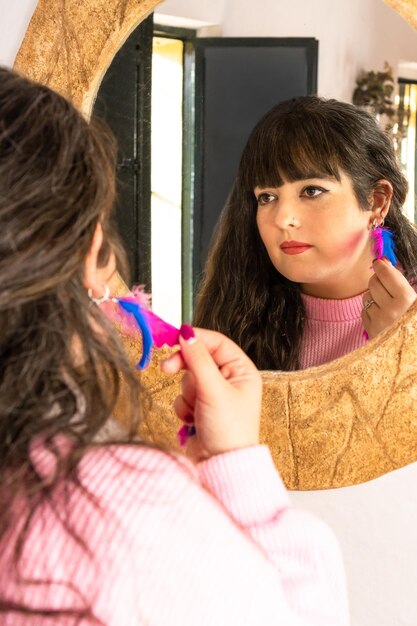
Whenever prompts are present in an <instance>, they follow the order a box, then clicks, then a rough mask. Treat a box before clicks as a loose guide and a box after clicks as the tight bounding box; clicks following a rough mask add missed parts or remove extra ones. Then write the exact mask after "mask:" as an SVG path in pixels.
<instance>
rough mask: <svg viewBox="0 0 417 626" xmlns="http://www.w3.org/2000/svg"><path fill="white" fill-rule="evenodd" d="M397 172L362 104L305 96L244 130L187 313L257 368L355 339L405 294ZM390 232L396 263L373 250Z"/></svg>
mask: <svg viewBox="0 0 417 626" xmlns="http://www.w3.org/2000/svg"><path fill="white" fill-rule="evenodd" d="M406 193H407V182H406V180H405V178H404V176H403V175H402V173H401V171H400V168H399V165H398V163H397V162H396V158H395V154H394V150H393V147H392V145H391V142H390V140H389V138H388V137H387V135H386V134H385V133H384V132H383V131H382V130H381V129H380V128H379V127H378V126H377V124H376V122H375V120H374V119H373V118H372V116H371V115H369V114H368V113H366V112H364V111H362V110H360V109H358V108H357V107H355V106H353V105H351V104H348V103H346V102H338V101H336V100H324V99H322V98H318V97H316V96H306V97H301V98H296V99H294V100H290V101H287V102H283V103H281V104H278V105H277V106H276V107H274V108H273V109H272V110H271V111H270V112H269V113H267V114H266V115H265V116H264V117H263V118H262V119H261V120H260V122H259V123H258V124H257V125H256V127H255V128H254V130H253V131H252V133H251V135H250V137H249V140H248V142H247V144H246V147H245V149H244V151H243V154H242V158H241V162H240V166H239V170H238V173H237V177H236V180H235V183H234V186H233V189H232V192H231V195H230V198H229V200H228V203H227V205H226V207H225V209H224V212H223V215H222V217H221V220H220V222H219V225H218V227H217V230H216V233H215V235H214V239H213V242H212V247H211V251H210V254H209V258H208V261H207V265H206V269H205V276H204V279H203V282H202V285H201V288H200V292H199V294H198V297H197V303H196V310H195V318H194V322H195V323H196V324H197V325H199V326H204V327H206V328H212V329H214V330H219V331H221V332H223V333H225V334H226V335H228V336H229V337H231V338H232V339H233V340H234V341H236V342H237V343H238V344H239V345H240V346H241V347H242V348H243V350H244V351H245V352H246V353H247V354H248V355H249V356H250V358H251V359H252V360H253V361H254V362H255V364H256V365H257V367H259V368H261V369H279V370H296V369H304V368H306V367H311V366H314V365H321V364H323V363H327V362H328V361H331V360H333V359H335V358H338V357H341V356H343V355H344V354H346V353H348V352H351V351H352V350H355V349H356V348H359V347H360V346H361V345H364V344H365V342H366V341H367V340H368V338H372V337H375V335H377V334H378V333H380V332H382V331H383V330H384V329H385V328H387V327H388V326H389V325H390V324H391V323H392V322H393V321H395V320H397V319H398V318H399V317H400V316H401V315H402V314H403V313H404V312H405V311H406V310H407V309H408V308H409V306H410V305H411V304H412V303H413V302H414V300H415V298H416V294H415V291H414V288H413V286H412V285H411V284H410V282H411V283H414V282H415V277H416V273H417V232H416V230H415V227H414V226H413V225H412V224H411V223H410V222H409V220H408V219H407V218H406V217H405V216H404V215H403V213H402V212H401V208H402V206H403V203H404V201H405V197H406ZM384 224H385V227H388V228H389V229H390V230H391V232H392V235H393V239H394V243H395V246H396V249H397V257H398V261H399V267H398V268H395V267H394V266H393V265H391V264H390V263H389V262H387V260H386V259H385V260H384V259H382V260H376V261H375V257H376V256H377V255H376V254H375V250H374V239H373V236H372V233H373V231H374V230H375V229H377V228H379V227H381V226H383V225H384Z"/></svg>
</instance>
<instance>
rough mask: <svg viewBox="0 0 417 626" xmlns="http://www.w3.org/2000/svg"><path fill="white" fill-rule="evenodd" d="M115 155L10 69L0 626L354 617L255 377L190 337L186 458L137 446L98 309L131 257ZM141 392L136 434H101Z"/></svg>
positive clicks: (3, 93) (1, 161)
mask: <svg viewBox="0 0 417 626" xmlns="http://www.w3.org/2000/svg"><path fill="white" fill-rule="evenodd" d="M114 153H115V150H114V146H113V145H112V142H111V141H110V140H109V138H108V136H107V135H103V134H102V133H101V132H99V131H97V130H96V129H95V128H94V127H92V126H89V125H88V124H87V123H86V122H85V120H83V119H82V117H81V116H80V115H79V114H78V113H77V112H76V111H75V110H74V108H73V107H72V106H71V105H70V104H69V103H68V102H67V101H66V100H65V99H64V98H62V97H61V96H59V95H58V94H56V93H54V92H53V91H51V90H49V89H48V88H46V87H44V86H41V85H37V84H35V83H32V82H30V81H28V80H26V79H24V78H22V77H19V76H18V75H16V74H14V73H13V72H10V71H8V70H6V69H1V70H0V327H1V333H0V363H1V366H0V367H1V370H0V371H1V376H0V472H1V487H0V495H1V507H0V614H1V618H0V621H1V623H2V625H4V626H11V625H13V626H20V625H23V624H24V625H25V626H27V625H30V624H33V625H35V624H36V625H37V626H43V625H47V624H54V625H56V624H64V625H67V624H106V625H107V626H113V625H115V626H116V625H117V626H130V625H132V626H133V625H135V626H138V625H142V624H143V625H145V624H146V625H151V626H154V625H155V626H165V625H168V624H170V625H172V624H178V625H179V624H181V626H187V625H188V624H190V625H193V626H194V625H195V624H200V625H214V624H216V625H218V624H228V626H232V625H233V624H236V625H239V626H242V625H245V624H253V625H255V624H262V625H263V626H267V625H269V624H271V625H272V624H274V625H276V624H286V626H292V625H294V626H296V625H297V626H302V625H304V626H307V625H313V624H314V625H318V624H320V626H323V625H325V624H328V625H330V624H331V625H336V624H337V625H339V624H340V625H342V624H347V623H348V617H347V608H346V593H345V586H344V576H343V567H342V563H341V559H340V554H339V550H338V547H337V544H336V543H335V541H334V538H333V536H332V534H331V533H330V531H329V530H328V529H327V528H326V527H325V526H324V525H323V524H321V523H320V522H318V521H317V520H315V519H313V518H311V517H310V516H309V515H308V514H305V513H303V512H301V511H296V510H295V509H293V508H292V507H291V506H290V504H289V502H288V496H287V494H286V491H285V488H284V487H283V485H282V482H281V480H280V477H279V475H278V473H277V472H276V470H275V469H274V467H273V464H272V461H271V458H270V456H269V452H268V450H267V449H266V448H265V447H263V446H259V445H258V431H259V413H260V402H261V381H260V376H259V373H258V372H257V370H256V368H255V367H254V365H253V364H252V363H251V361H250V360H249V359H248V358H247V357H246V356H245V355H244V353H243V352H242V351H241V350H240V349H239V348H238V347H237V346H235V345H234V344H233V343H232V342H231V341H230V340H228V339H227V338H225V337H223V336H222V335H220V334H218V333H213V332H210V331H203V330H196V332H194V331H193V329H192V328H191V327H189V326H184V327H182V328H181V339H180V347H181V352H177V353H175V354H173V355H172V356H171V357H170V358H169V359H168V360H167V361H166V362H165V363H164V364H163V369H164V371H165V373H166V374H172V373H176V372H178V371H179V370H180V369H185V370H186V373H185V376H184V379H183V383H182V390H181V394H180V395H179V396H178V398H177V400H176V405H175V406H176V411H177V414H178V416H179V417H180V419H182V420H183V421H184V423H186V424H194V426H195V428H196V433H197V434H196V436H195V437H193V438H192V440H191V443H190V445H189V450H188V453H189V455H190V456H192V458H193V459H194V463H191V462H190V461H189V460H187V459H186V458H185V457H181V456H178V455H176V454H174V453H173V452H172V453H170V452H167V451H162V450H159V449H157V448H155V447H153V446H151V445H150V444H148V443H147V442H145V441H138V440H137V439H135V438H134V433H135V432H137V426H138V423H139V421H140V419H142V418H143V417H144V415H145V414H146V404H147V401H146V396H145V393H144V391H143V389H142V388H141V387H140V384H139V382H138V380H137V378H136V376H134V375H133V373H132V370H131V367H130V366H129V363H128V361H127V358H126V355H125V353H124V351H123V347H122V345H121V343H120V340H119V338H118V336H117V334H116V333H115V331H114V330H113V328H112V326H111V324H110V323H109V322H108V321H107V320H106V318H105V316H104V314H103V312H102V311H101V310H100V308H99V306H97V304H96V302H95V301H97V300H100V299H101V298H102V297H103V295H104V294H105V293H107V292H108V291H110V292H111V287H112V279H113V276H114V273H115V268H116V267H118V268H121V267H122V255H121V253H120V249H119V246H118V244H117V238H116V235H115V233H114V232H113V229H112V226H111V211H112V206H113V201H114ZM121 376H123V378H124V381H125V383H126V385H127V388H128V390H129V392H130V424H131V429H130V435H129V436H126V437H125V438H124V439H122V438H119V439H118V440H111V439H110V438H109V435H108V434H107V435H106V434H105V433H106V432H107V433H108V428H107V426H108V424H109V422H110V420H111V416H112V412H113V409H114V407H115V404H116V402H117V401H118V399H119V398H120V377H121Z"/></svg>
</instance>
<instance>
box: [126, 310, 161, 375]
mask: <svg viewBox="0 0 417 626" xmlns="http://www.w3.org/2000/svg"><path fill="white" fill-rule="evenodd" d="M118 303H119V304H120V306H121V307H122V308H123V309H124V310H125V311H127V313H130V314H131V315H133V317H134V318H135V320H136V323H137V325H138V326H139V329H140V331H141V333H142V344H143V354H142V358H141V360H140V361H139V363H138V365H137V369H139V370H143V369H144V368H145V367H147V366H148V365H149V361H150V360H151V354H152V346H153V339H152V334H151V330H150V328H149V324H148V322H147V321H146V319H145V316H144V315H143V313H142V312H141V307H140V306H139V304H137V303H136V302H129V301H126V300H123V299H122V298H118Z"/></svg>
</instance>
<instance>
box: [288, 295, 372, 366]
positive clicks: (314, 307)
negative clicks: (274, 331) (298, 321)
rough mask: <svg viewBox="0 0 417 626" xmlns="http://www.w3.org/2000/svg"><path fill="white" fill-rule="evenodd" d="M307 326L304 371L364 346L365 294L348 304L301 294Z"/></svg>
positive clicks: (303, 344)
mask: <svg viewBox="0 0 417 626" xmlns="http://www.w3.org/2000/svg"><path fill="white" fill-rule="evenodd" d="M301 297H302V299H303V302H304V306H305V310H306V324H305V329H304V335H303V340H302V344H301V355H300V368H301V369H305V368H306V367H312V366H313V365H322V364H323V363H327V362H328V361H333V359H337V358H339V357H341V356H343V355H345V354H347V353H348V352H352V351H353V350H356V348H359V347H360V346H363V345H364V344H365V343H366V342H367V339H366V338H365V337H364V334H363V333H364V327H363V324H362V319H361V313H362V309H363V301H362V294H360V295H359V296H354V297H353V298H346V299H344V300H327V299H324V298H314V297H313V296H307V295H305V294H301Z"/></svg>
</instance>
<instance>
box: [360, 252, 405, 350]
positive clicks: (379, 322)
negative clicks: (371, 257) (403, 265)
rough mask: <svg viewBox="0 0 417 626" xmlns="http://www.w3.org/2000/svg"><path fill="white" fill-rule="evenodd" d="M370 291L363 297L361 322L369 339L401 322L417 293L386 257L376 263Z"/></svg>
mask: <svg viewBox="0 0 417 626" xmlns="http://www.w3.org/2000/svg"><path fill="white" fill-rule="evenodd" d="M373 268H374V272H375V273H374V274H373V275H372V276H371V278H370V280H369V285H368V289H369V292H367V293H366V294H364V296H363V305H364V309H363V312H362V322H363V325H364V327H365V330H366V332H367V333H368V336H369V338H370V339H372V338H373V337H375V336H376V335H378V333H380V332H382V331H383V330H385V329H386V328H388V326H390V325H391V324H392V323H393V322H395V321H396V320H397V319H399V318H400V317H401V316H402V315H403V314H404V313H405V312H406V311H407V309H409V308H410V306H411V305H412V304H413V302H414V301H415V300H416V298H417V294H416V292H415V291H414V289H413V287H412V286H411V285H410V283H409V282H408V280H407V279H406V278H405V276H403V275H402V274H401V272H400V271H399V270H397V269H396V268H395V267H394V266H393V265H392V264H391V263H390V262H389V261H388V259H386V258H385V257H383V258H382V259H380V260H377V261H374V263H373Z"/></svg>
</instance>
